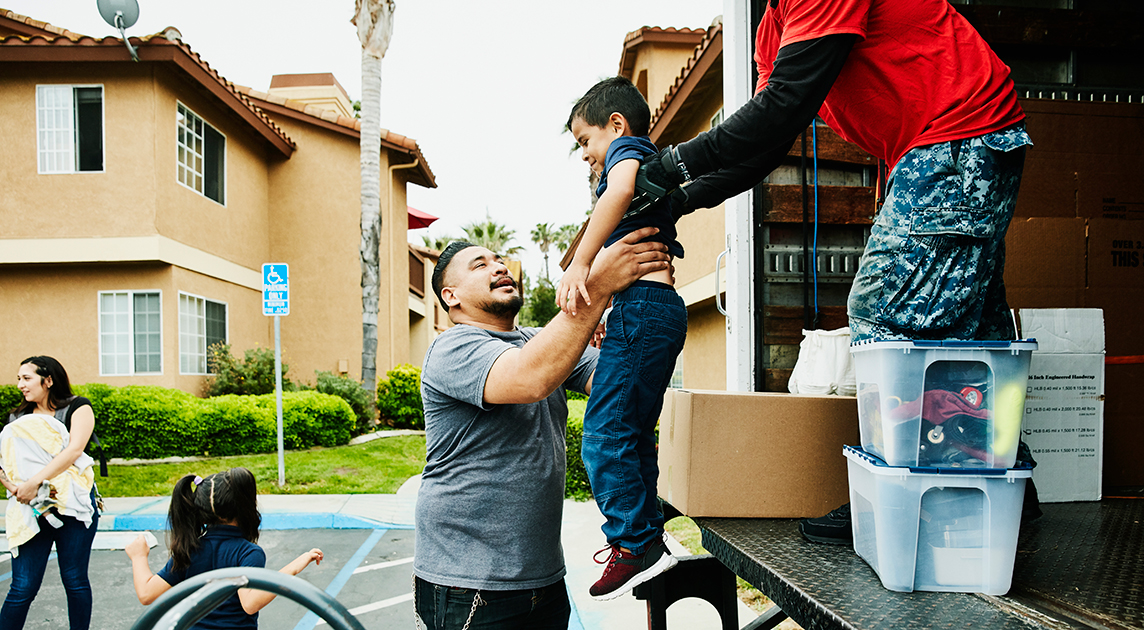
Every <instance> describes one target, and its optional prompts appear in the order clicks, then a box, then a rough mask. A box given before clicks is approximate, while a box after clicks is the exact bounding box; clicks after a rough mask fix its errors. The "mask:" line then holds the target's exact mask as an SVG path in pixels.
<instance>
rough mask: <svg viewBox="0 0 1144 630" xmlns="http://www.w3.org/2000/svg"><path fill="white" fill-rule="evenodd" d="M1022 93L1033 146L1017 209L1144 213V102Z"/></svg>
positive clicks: (1092, 214) (1052, 213)
mask: <svg viewBox="0 0 1144 630" xmlns="http://www.w3.org/2000/svg"><path fill="white" fill-rule="evenodd" d="M1019 100H1020V104H1021V107H1022V109H1024V111H1025V124H1026V127H1027V128H1028V130H1029V136H1030V137H1031V138H1032V139H1033V146H1032V147H1030V148H1029V150H1028V152H1027V153H1026V155H1025V171H1024V176H1023V177H1022V180H1021V190H1020V193H1019V194H1018V196H1017V207H1016V211H1015V214H1016V216H1018V217H1029V216H1035V217H1084V218H1108V219H1118V220H1124V219H1144V178H1141V177H1140V173H1141V172H1142V169H1144V154H1142V153H1141V151H1140V146H1141V145H1142V144H1144V107H1142V106H1141V105H1140V104H1139V103H1096V102H1079V101H1065V100H1042V99H1019Z"/></svg>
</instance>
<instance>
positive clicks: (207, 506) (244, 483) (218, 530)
mask: <svg viewBox="0 0 1144 630" xmlns="http://www.w3.org/2000/svg"><path fill="white" fill-rule="evenodd" d="M257 501H258V493H257V486H256V484H255V481H254V474H253V473H251V472H250V471H249V470H247V469H245V468H231V469H230V470H228V471H225V472H220V473H216V474H213V475H210V476H208V477H206V478H205V479H204V478H202V477H199V476H197V475H187V476H185V477H183V478H182V479H180V480H179V481H177V482H176V483H175V490H174V492H173V493H172V495H171V507H170V510H169V512H168V516H167V519H168V529H169V534H168V540H169V544H170V548H171V558H170V560H168V561H167V564H166V566H164V567H163V568H162V569H160V570H159V573H157V574H153V573H151V568H150V566H149V565H148V564H147V554H148V552H149V551H150V547H149V546H148V544H147V541H146V539H145V538H144V537H143V535H140V536H139V537H138V538H136V539H135V540H133V541H132V542H131V543H130V544H129V545H127V548H126V551H127V556H128V557H130V558H131V573H132V577H133V578H134V582H135V594H136V595H137V596H138V597H139V601H140V602H141V603H142V604H143V605H144V606H146V605H149V604H150V603H151V602H153V601H155V600H156V599H157V598H158V597H159V596H160V595H162V594H163V593H165V592H167V591H168V590H169V589H170V588H171V587H172V586H175V585H176V584H178V583H180V582H182V581H183V580H185V579H187V578H191V577H194V576H196V575H199V574H200V573H206V572H208V571H213V570H215V569H223V568H228V567H258V568H263V567H265V566H266V553H265V552H264V551H262V548H261V547H259V546H258V545H257V544H255V543H256V542H257V541H258V527H259V525H261V523H262V516H261V515H260V514H259V513H258V506H257ZM321 561H322V551H321V550H320V549H311V550H310V551H307V552H306V553H304V554H302V555H300V556H298V557H297V558H296V559H294V561H293V562H291V563H290V564H288V565H286V566H285V567H283V568H282V569H281V571H280V572H281V573H285V574H287V575H298V574H299V573H301V571H302V569H305V568H306V567H307V566H308V565H309V564H310V562H314V563H316V564H317V563H321ZM273 599H274V595H273V594H272V593H267V592H265V591H256V590H252V589H239V591H238V592H237V593H236V594H234V595H232V596H231V597H230V598H229V599H227V600H226V601H225V602H223V603H222V604H220V605H219V607H218V608H215V609H214V610H213V611H211V613H210V614H208V615H207V616H206V617H203V619H202V620H201V621H199V622H198V623H197V624H195V625H194V628H195V630H216V629H217V630H224V629H228V628H251V629H254V628H257V627H258V611H259V610H261V609H262V608H263V607H264V606H266V605H267V604H269V603H270V601H271V600H273Z"/></svg>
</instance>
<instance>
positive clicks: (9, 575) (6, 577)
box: [0, 551, 56, 582]
mask: <svg viewBox="0 0 1144 630" xmlns="http://www.w3.org/2000/svg"><path fill="white" fill-rule="evenodd" d="M55 559H56V552H54V551H53V552H52V553H50V554H48V562H51V561H52V560H55ZM11 579H12V572H11V571H9V572H7V573H3V574H0V582H7V581H8V580H11Z"/></svg>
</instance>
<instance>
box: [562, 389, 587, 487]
mask: <svg viewBox="0 0 1144 630" xmlns="http://www.w3.org/2000/svg"><path fill="white" fill-rule="evenodd" d="M569 398H570V399H569V400H568V433H567V435H568V438H567V440H566V442H567V451H565V460H566V462H567V465H566V467H567V470H566V471H565V473H564V496H565V497H567V498H569V499H576V500H577V501H587V500H588V499H591V498H592V486H591V484H589V483H588V471H586V470H584V460H583V459H581V457H580V449H581V447H582V445H583V442H584V409H586V408H587V407H588V401H587V400H579V399H572V398H571V397H569Z"/></svg>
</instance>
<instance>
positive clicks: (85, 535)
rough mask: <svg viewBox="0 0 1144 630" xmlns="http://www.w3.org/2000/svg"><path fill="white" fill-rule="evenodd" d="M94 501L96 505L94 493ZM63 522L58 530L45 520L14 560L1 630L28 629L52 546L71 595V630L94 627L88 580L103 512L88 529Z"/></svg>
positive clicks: (66, 518)
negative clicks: (91, 625)
mask: <svg viewBox="0 0 1144 630" xmlns="http://www.w3.org/2000/svg"><path fill="white" fill-rule="evenodd" d="M10 500H11V501H15V499H10ZM92 501H93V503H94V501H95V493H94V492H93V493H92ZM60 520H61V521H63V522H64V525H63V527H60V528H59V529H56V528H54V527H52V526H51V525H49V524H48V523H47V522H45V521H44V520H43V519H41V520H40V533H38V534H36V535H35V537H33V538H32V539H31V540H29V541H28V542H26V543H24V544H23V545H20V555H18V556H16V557H14V558H12V585H11V586H10V587H9V588H8V597H6V598H5V599H4V608H3V610H0V630H19V629H20V628H23V627H24V621H25V619H26V618H27V617H28V608H29V607H30V606H31V605H32V600H33V599H35V598H36V593H38V592H39V590H40V583H41V582H43V581H44V571H46V570H47V568H48V555H49V554H50V553H51V551H52V543H55V545H56V558H57V561H58V562H59V565H60V578H61V579H62V580H63V583H64V592H65V593H66V594H67V599H68V621H69V624H70V628H71V630H87V628H88V626H89V625H90V624H91V606H92V597H91V582H89V581H88V578H87V566H88V561H89V560H91V544H92V541H94V540H95V531H96V529H98V525H99V510H96V513H95V516H94V517H93V518H92V521H91V526H90V527H84V525H83V523H81V522H80V521H78V520H77V519H75V518H72V517H70V516H60Z"/></svg>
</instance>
